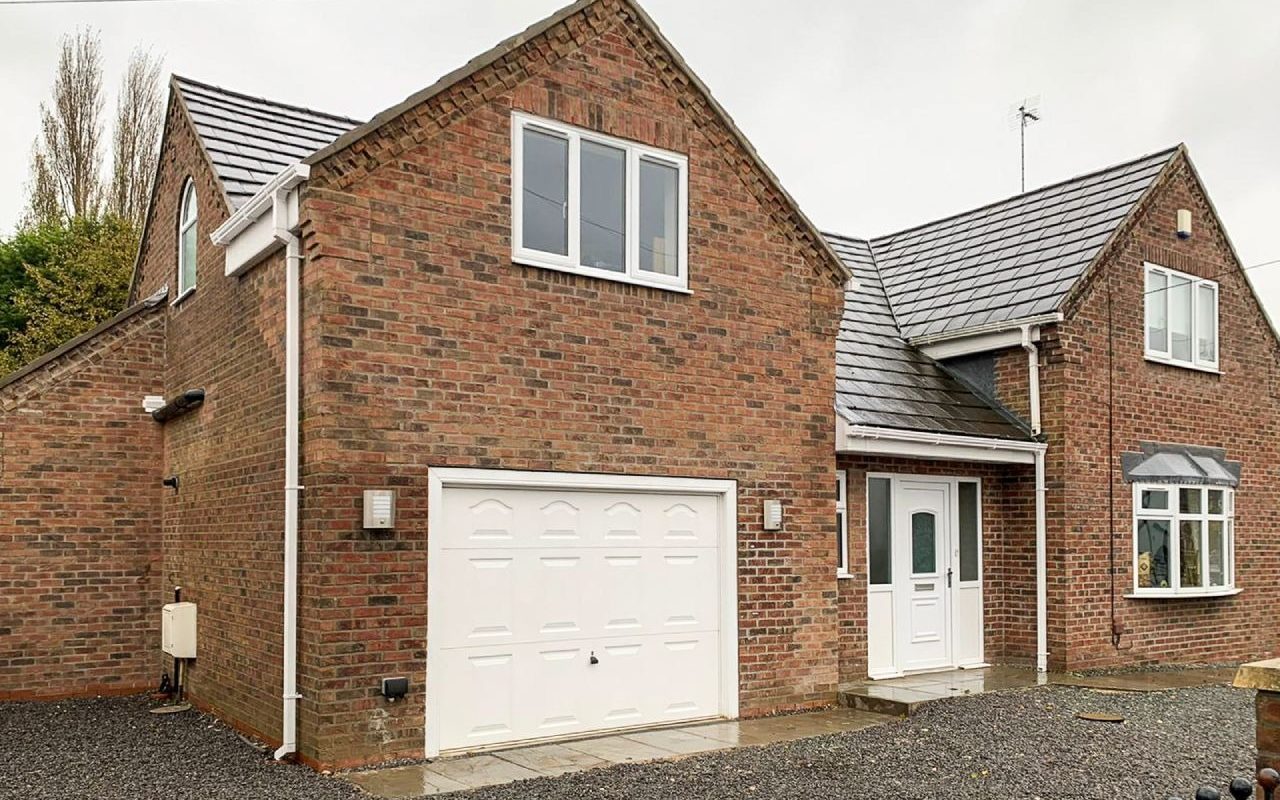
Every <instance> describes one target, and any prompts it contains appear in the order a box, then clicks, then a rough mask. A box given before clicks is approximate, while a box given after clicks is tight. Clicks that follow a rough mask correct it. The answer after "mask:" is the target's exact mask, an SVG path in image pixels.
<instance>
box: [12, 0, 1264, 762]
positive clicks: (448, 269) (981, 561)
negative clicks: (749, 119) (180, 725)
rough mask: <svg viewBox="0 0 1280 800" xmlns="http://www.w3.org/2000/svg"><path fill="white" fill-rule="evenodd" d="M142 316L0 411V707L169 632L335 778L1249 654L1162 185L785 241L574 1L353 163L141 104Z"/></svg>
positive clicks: (141, 651)
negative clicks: (674, 726) (606, 737)
mask: <svg viewBox="0 0 1280 800" xmlns="http://www.w3.org/2000/svg"><path fill="white" fill-rule="evenodd" d="M1184 211H1185V212H1189V219H1187V217H1188V214H1186V213H1183V212H1184ZM1180 230H1181V231H1183V232H1184V233H1188V234H1189V235H1188V236H1186V237H1185V238H1183V237H1181V236H1180V234H1179V231H1180ZM851 276H852V277H853V280H852V281H850V277H851ZM1162 281H1163V283H1161V282H1162ZM1184 295H1185V296H1186V297H1189V298H1191V299H1190V300H1188V301H1187V302H1188V303H1189V305H1187V306H1185V307H1184V306H1183V305H1179V304H1175V302H1174V300H1172V299H1170V298H1176V299H1177V303H1182V300H1183V298H1184ZM132 297H133V299H134V301H135V305H133V306H131V307H130V309H128V310H126V311H125V312H123V313H122V314H121V315H120V316H118V317H117V318H116V319H114V320H112V321H111V322H109V323H107V324H105V325H104V326H101V327H100V328H99V329H98V330H96V331H94V332H91V333H90V334H87V335H86V336H84V337H80V338H79V339H77V340H75V341H73V342H70V343H68V345H66V346H64V347H63V348H60V349H59V350H58V351H55V352H54V353H51V354H49V355H48V356H46V357H44V358H42V359H41V360H40V361H38V362H36V363H34V364H32V365H29V366H28V367H26V368H24V369H23V370H21V371H19V372H18V373H14V374H13V375H11V376H8V377H6V378H4V379H2V380H0V410H2V411H3V416H0V443H2V444H3V448H4V449H3V451H2V452H0V455H2V456H3V461H2V462H0V465H2V466H0V469H3V473H0V476H2V477H3V483H2V484H0V493H2V494H3V496H4V502H5V505H6V508H11V509H14V513H13V514H10V515H6V517H7V519H6V520H0V545H3V549H0V586H5V587H6V588H8V587H11V588H13V589H16V590H17V591H6V592H5V594H4V599H3V600H0V626H2V627H3V628H4V630H5V631H6V634H7V635H6V636H5V638H4V642H3V643H0V681H2V682H0V697H10V698H15V697H43V696H56V695H60V694H78V693H91V692H102V691H119V692H126V691H136V690H138V689H141V688H145V687H148V686H151V685H154V684H155V682H156V681H157V679H158V676H159V673H160V671H161V669H163V668H165V667H166V666H167V665H168V663H169V662H168V660H167V659H163V658H161V656H160V642H159V631H158V627H159V626H158V617H159V606H160V605H161V604H162V603H163V602H165V601H166V600H167V599H168V598H169V596H170V593H171V591H172V589H173V587H174V586H181V587H182V588H183V599H184V600H189V601H191V602H194V603H195V604H196V607H197V608H198V614H199V618H198V619H199V622H198V632H199V642H198V655H197V657H196V658H195V659H194V660H192V661H190V662H189V663H188V664H187V666H186V679H185V684H186V686H187V689H188V692H189V696H190V698H191V699H192V700H193V701H194V702H195V703H197V704H198V705H200V706H201V707H204V708H207V709H210V710H212V711H214V712H215V713H217V714H219V715H220V716H222V717H223V718H225V719H227V720H228V721H230V722H231V723H233V724H235V725H236V726H238V727H239V728H241V729H243V730H246V731H248V732H251V733H254V734H256V735H258V736H260V737H262V738H264V739H266V740H268V741H272V742H273V743H276V744H279V745H280V750H279V751H278V755H280V756H284V755H288V754H291V753H296V754H297V755H298V756H299V757H300V758H302V759H304V760H306V761H307V762H308V763H312V764H315V765H326V766H343V765H355V764H361V763H369V762H374V761H380V760H386V759H390V758H395V757H399V756H422V755H424V754H425V755H436V754H439V753H442V752H443V753H448V752H458V751H463V750H474V749H481V748H487V747H495V746H501V745H504V744H509V743H512V742H516V741H527V740H533V739H543V738H554V737H561V736H571V735H581V734H583V733H586V732H590V731H593V730H602V729H612V728H623V727H632V726H648V725H655V724H662V723H665V722H673V721H683V720H690V719H698V718H705V717H718V716H725V717H736V716H758V715H765V714H771V713H778V712H782V711H787V710H793V709H803V708H813V707H820V706H824V705H829V704H831V703H832V702H833V700H834V698H835V693H836V690H837V687H838V685H839V684H840V682H841V681H847V680H853V679H861V678H865V677H867V676H868V675H870V676H872V677H883V676H888V675H895V674H901V673H903V672H909V671H916V670H925V669H946V668H953V667H957V666H972V665H977V664H983V663H989V662H996V661H1001V662H1011V663H1029V664H1030V663H1037V661H1038V662H1039V664H1040V666H1042V667H1045V666H1051V667H1054V668H1076V667H1084V666H1099V665H1109V664H1126V663H1145V662H1152V661H1160V662H1178V661H1206V660H1223V658H1235V657H1244V656H1247V655H1253V654H1259V655H1260V654H1263V653H1265V652H1269V651H1271V650H1272V649H1273V648H1274V643H1273V642H1271V641H1268V640H1266V639H1264V638H1262V637H1260V636H1259V635H1258V631H1259V630H1260V629H1262V625H1263V623H1264V620H1265V614H1266V613H1267V609H1269V608H1271V607H1274V604H1275V603H1276V601H1277V591H1278V590H1277V585H1278V584H1277V581H1276V577H1277V574H1276V572H1277V570H1276V568H1275V567H1274V566H1271V565H1269V564H1266V563H1262V562H1259V561H1257V560H1256V559H1252V558H1250V554H1251V553H1256V552H1257V550H1258V549H1259V547H1260V544H1261V542H1262V541H1264V540H1265V539H1266V538H1267V537H1269V536H1274V535H1275V533H1276V531H1275V529H1274V527H1273V524H1274V523H1272V522H1271V521H1270V520H1269V519H1268V518H1267V517H1266V515H1265V513H1264V511H1263V510H1264V509H1266V508H1268V507H1269V505H1270V503H1271V502H1273V501H1274V500H1275V499H1276V497H1275V494H1276V490H1277V485H1276V479H1275V478H1274V476H1273V475H1272V474H1271V473H1272V472H1273V471H1274V470H1275V468H1276V457H1275V451H1274V446H1273V445H1272V444H1271V442H1272V441H1274V438H1273V435H1272V434H1273V431H1272V430H1271V429H1272V427H1273V426H1274V424H1275V422H1274V420H1275V414H1274V403H1275V399H1274V398H1275V392H1276V387H1275V383H1274V381H1275V364H1276V358H1275V347H1276V340H1275V337H1274V333H1273V330H1272V328H1271V327H1270V325H1269V322H1268V320H1267V319H1266V317H1265V315H1264V313H1263V311H1262V309H1261V307H1260V306H1259V304H1258V302H1257V299H1256V296H1255V295H1254V293H1253V292H1252V290H1251V287H1250V286H1249V285H1248V281H1247V273H1245V272H1244V271H1242V270H1241V265H1240V263H1239V260H1238V259H1237V258H1236V256H1235V254H1234V252H1233V251H1232V249H1231V247H1230V244H1229V243H1228V241H1227V239H1226V237H1225V234H1224V233H1223V232H1222V230H1221V226H1220V224H1219V222H1218V220H1217V216H1216V214H1215V213H1214V212H1213V209H1212V207H1211V205H1210V204H1209V201H1208V199H1207V196H1206V195H1205V193H1204V190H1203V187H1202V185H1201V184H1200V182H1199V180H1198V178H1197V177H1196V175H1195V172H1194V170H1193V168H1192V166H1191V162H1190V160H1189V159H1188V157H1187V155H1186V153H1185V151H1184V150H1183V149H1181V148H1178V149H1175V150H1170V151H1166V152H1164V153H1160V154H1157V155H1155V156H1149V157H1146V158H1143V159H1139V160H1137V161H1134V162H1131V163H1129V164H1126V165H1121V166H1119V167H1114V168H1111V169H1108V170H1104V171H1101V172H1099V173H1095V174H1093V175H1088V176H1083V177H1081V178H1077V179H1073V180H1072V181H1068V182H1066V183H1063V184H1059V185H1056V186H1051V187H1046V188H1044V189H1040V190H1036V191H1035V192H1031V193H1028V194H1025V195H1021V196H1019V197H1015V198H1012V199H1010V200H1007V201H1004V202H1002V203H997V204H994V205H992V206H988V207H985V208H983V209H979V210H977V211H974V212H971V213H969V214H964V215H959V216H957V217H953V218H949V219H947V220H942V221H940V222H935V223H930V224H929V225H925V226H921V227H920V228H915V229H912V230H910V231H906V232H903V233H899V234H894V235H891V236H887V237H882V238H879V239H874V240H870V241H866V240H859V239H851V238H847V237H843V236H836V235H830V234H827V235H824V234H821V233H819V232H818V231H817V230H816V229H815V228H814V227H813V225H812V224H811V223H810V222H809V221H808V220H807V218H806V217H805V216H804V214H803V213H802V212H801V211H800V209H798V208H797V207H796V205H795V203H794V202H793V201H792V200H791V199H790V197H789V196H788V195H787V194H786V193H785V192H784V191H783V189H782V188H781V187H780V185H779V184H778V182H777V180H776V178H775V177H774V176H773V175H772V174H771V173H770V172H769V171H768V169H767V168H766V167H765V166H764V164H762V163H761V161H760V160H759V158H758V157H757V156H756V154H755V152H754V151H753V150H752V148H751V147H750V145H749V143H748V142H747V141H746V140H745V138H744V137H743V136H742V134H741V133H740V132H739V131H738V130H737V128H736V127H735V126H734V125H733V123H732V121H731V120H730V119H729V117H728V116H727V115H726V114H725V112H724V111H723V110H722V109H721V108H720V107H719V105H718V104H716V102H715V101H714V99H712V98H711V96H710V94H709V93H708V92H707V90H706V88H705V87H704V86H703V85H702V84H701V83H700V82H699V81H698V80H697V78H696V77H695V76H694V75H692V73H691V72H690V71H689V70H688V68H687V67H686V65H685V64H684V62H683V61H682V60H681V59H680V58H679V56H678V55H677V54H676V52H675V51H674V49H673V48H672V47H671V45H670V43H669V42H667V41H666V40H665V39H664V38H663V37H662V35H661V34H660V33H659V31H658V30H657V28H656V27H655V26H654V24H653V23H652V21H651V20H650V19H649V18H648V17H647V16H646V15H645V14H644V12H643V11H642V10H641V9H639V8H638V7H637V6H636V5H635V4H634V3H633V2H631V0H580V2H577V3H575V4H574V5H572V6H569V7H567V8H565V9H564V10H562V11H561V12H559V13H557V14H555V15H554V16H552V17H550V18H548V19H546V20H544V21H542V22H540V23H538V24H537V25H535V26H533V27H532V28H530V29H529V30H527V31H525V32H523V33H521V34H519V35H517V36H515V37H513V38H511V39H509V40H506V41H504V42H502V43H500V44H499V45H497V46H496V47H495V48H494V49H492V50H490V51H489V52H487V53H485V54H483V55H481V56H479V57H477V58H476V59H473V60H472V61H471V62H469V63H468V64H467V65H466V66H465V67H463V68H462V69H460V70H458V71H457V72H454V73H451V74H450V75H447V76H445V77H444V78H442V79H441V80H440V81H439V82H437V83H436V84H434V85H432V86H431V87H428V88H427V89H425V90H423V91H422V92H419V93H417V94H415V95H413V96H411V97H410V98H408V99H406V100H405V101H404V102H403V103H401V104H399V105H397V106H394V107H392V108H390V109H388V110H386V111H384V112H383V113H381V114H379V115H378V116H376V117H375V118H374V119H373V120H371V121H369V122H366V123H361V122H359V121H357V120H353V119H349V118H345V117H340V116H335V115H331V114H325V113H321V112H317V111H312V110H309V109H303V108H298V107H294V106H288V105H284V104H281V103H276V102H272V101H268V100H263V99H258V98H253V97H250V96H246V95H243V94H239V93H236V92H231V91H227V90H224V89H219V88H216V87H212V86H208V85H206V84H202V83H198V82H195V81H191V80H187V79H183V78H175V79H174V80H173V82H172V84H171V93H170V99H169V106H168V110H167V118H166V125H165V133H164V141H163V143H162V147H161V159H160V165H159V172H158V175H157V179H156V182H155V188H154V192H153V197H152V203H151V209H150V213H149V216H148V222H147V225H146V229H145V232H144V237H143V242H142V246H141V248H140V252H139V256H138V262H137V268H136V272H135V277H134V285H133V288H132ZM144 298H145V299H144ZM1157 298H1158V299H1157ZM1161 300H1163V301H1164V302H1163V305H1162V304H1161ZM1202 305H1203V308H1202ZM1184 311H1188V313H1189V316H1188V314H1187V313H1183V312H1184ZM1263 376H1265V383H1266V386H1265V387H1261V386H1260V381H1262V380H1264V377H1263ZM833 387H835V393H834V396H833V392H832V389H833ZM144 397H150V398H151V401H150V405H149V406H148V408H150V409H151V410H152V411H153V412H154V413H153V414H148V413H146V411H144ZM1153 400H1154V401H1155V402H1152V401H1153ZM833 408H834V413H833ZM162 480H165V481H167V484H162ZM1135 498H1136V499H1137V502H1138V503H1139V505H1140V506H1142V507H1141V508H1139V509H1138V511H1137V512H1136V513H1135V512H1134V511H1133V508H1132V507H1133V503H1134V501H1135ZM1237 523H1238V527H1237ZM863 531H866V534H865V535H864V534H863V533H862V532H863ZM833 532H834V533H835V536H834V544H835V546H834V547H833V535H832V534H833ZM1237 551H1238V552H1239V554H1240V555H1239V556H1237V555H1236V553H1237ZM1189 554H1194V555H1189ZM1193 562H1194V565H1193ZM1110 564H1114V566H1115V569H1114V570H1113V571H1109V570H1108V565H1110ZM69 587H75V590H74V591H71V592H68V591H67V589H68V588H69ZM104 653H106V654H107V657H106V658H105V659H104V658H103V654H104ZM387 678H405V679H407V693H406V694H405V695H404V696H403V697H402V698H396V699H392V698H389V697H387V696H384V691H386V690H387V687H384V683H383V681H384V679H387ZM390 688H394V686H392V687H390ZM390 694H393V695H394V694H395V692H394V691H390ZM282 695H283V698H282Z"/></svg>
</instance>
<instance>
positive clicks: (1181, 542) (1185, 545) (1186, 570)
mask: <svg viewBox="0 0 1280 800" xmlns="http://www.w3.org/2000/svg"><path fill="white" fill-rule="evenodd" d="M1200 535H1201V530H1200V520H1198V519H1194V520H1188V519H1184V520H1182V522H1181V523H1180V524H1179V525H1178V547H1179V553H1178V557H1179V560H1180V561H1181V562H1182V563H1181V569H1180V570H1179V571H1178V572H1179V576H1180V577H1181V579H1182V587H1183V588H1184V589H1185V588H1188V587H1192V588H1194V587H1197V586H1204V576H1203V575H1202V574H1201V572H1200Z"/></svg>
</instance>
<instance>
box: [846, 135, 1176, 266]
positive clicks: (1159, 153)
mask: <svg viewBox="0 0 1280 800" xmlns="http://www.w3.org/2000/svg"><path fill="white" fill-rule="evenodd" d="M1182 147H1183V145H1182V144H1181V143H1179V144H1176V145H1173V146H1172V147H1166V148H1165V149H1163V150H1156V151H1155V152H1152V153H1145V154H1143V155H1140V156H1138V157H1136V158H1131V159H1129V160H1127V161H1121V162H1119V163H1116V164H1111V165H1110V166H1106V167H1101V168H1099V169H1095V170H1090V171H1089V172H1082V173H1080V174H1079V175H1073V176H1071V177H1070V178H1064V179H1062V180H1060V181H1055V182H1053V183H1048V184H1045V185H1044V186H1040V187H1037V188H1035V189H1032V190H1031V191H1027V192H1018V193H1017V194H1012V195H1009V196H1007V197H1003V198H1001V199H999V200H993V201H991V202H989V203H984V204H982V205H980V206H974V207H973V208H967V209H965V210H963V211H957V212H955V213H953V214H948V215H946V216H944V217H938V218H937V219H932V220H928V221H926V222H921V223H919V224H916V225H911V226H909V227H906V228H902V229H900V230H896V231H891V232H890V233H885V234H881V235H880V236H873V237H871V238H869V239H867V240H866V241H867V242H868V243H869V244H874V243H875V242H876V241H878V240H881V239H889V238H893V237H896V236H901V235H902V234H904V233H911V232H913V231H918V230H920V229H922V228H927V227H929V226H930V225H937V224H939V223H942V222H950V221H951V220H954V219H959V218H960V217H967V216H969V215H971V214H975V213H977V212H979V211H985V210H987V209H990V208H995V207H996V206H1000V205H1004V204H1005V203H1008V202H1010V201H1011V200H1017V199H1019V198H1023V197H1031V196H1033V195H1036V194H1040V193H1042V192H1047V191H1049V190H1051V189H1057V188H1060V187H1062V186H1066V185H1067V184H1071V183H1076V182H1078V181H1082V180H1085V179H1086V178H1092V177H1094V176H1096V175H1102V174H1103V173H1106V172H1112V171H1115V170H1118V169H1122V168H1124V167H1129V166H1132V165H1134V164H1137V163H1138V162H1140V161H1147V160H1150V159H1154V158H1156V157H1157V156H1169V157H1171V156H1173V155H1174V154H1175V153H1177V152H1178V151H1179V150H1181V149H1182Z"/></svg>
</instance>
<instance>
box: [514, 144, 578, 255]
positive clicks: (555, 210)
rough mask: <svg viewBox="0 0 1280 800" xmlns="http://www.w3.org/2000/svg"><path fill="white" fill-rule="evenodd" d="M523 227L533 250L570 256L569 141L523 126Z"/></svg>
mask: <svg viewBox="0 0 1280 800" xmlns="http://www.w3.org/2000/svg"><path fill="white" fill-rule="evenodd" d="M523 149H524V155H523V158H524V170H523V172H524V174H523V175H522V176H521V181H522V185H521V194H520V203H521V207H522V209H523V210H522V213H521V227H522V234H523V238H524V242H522V244H523V245H524V246H525V247H527V248H529V249H530V250H540V251H542V252H544V253H557V254H559V255H562V256H567V255H569V140H568V139H564V138H562V137H559V136H553V135H552V134H549V133H543V132H542V131H538V130H534V129H533V128H525V129H524V140H523Z"/></svg>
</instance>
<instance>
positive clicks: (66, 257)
mask: <svg viewBox="0 0 1280 800" xmlns="http://www.w3.org/2000/svg"><path fill="white" fill-rule="evenodd" d="M137 246H138V229H137V227H136V226H135V225H133V224H132V223H131V222H130V221H129V220H126V219H123V218H121V217H117V216H114V215H104V216H102V217H99V218H96V219H95V218H85V217H77V218H74V219H72V220H70V221H69V222H65V223H63V222H57V221H55V222H47V223H45V224H43V225H39V226H36V227H33V228H28V229H26V230H24V231H21V232H19V233H17V234H15V235H14V236H13V237H12V238H11V239H9V240H8V241H6V242H3V243H0V281H3V280H5V278H6V277H10V278H11V279H12V276H13V269H12V265H13V264H21V265H22V271H23V274H22V277H21V278H17V279H13V280H14V282H15V283H16V286H15V288H14V289H13V290H12V293H11V294H10V295H9V302H8V303H7V304H5V303H0V314H4V315H6V318H7V319H8V320H10V321H12V322H14V323H15V324H16V327H14V328H11V329H9V330H8V331H7V332H6V335H5V340H4V347H3V350H0V374H4V373H7V372H10V371H12V370H14V369H17V368H19V367H21V366H22V365H23V364H25V363H27V362H29V361H31V360H33V359H35V358H38V357H39V356H40V355H42V354H44V353H45V352H48V351H49V350H52V349H54V348H56V347H58V346H59V345H60V344H62V343H63V342H65V341H67V340H68V339H72V338H74V337H76V336H79V335H80V334H82V333H84V332H85V331H87V330H89V329H91V328H93V327H94V326H96V325H98V324H99V323H101V322H103V321H105V320H107V319H110V318H111V317H112V316H114V315H115V314H116V313H118V312H119V311H120V310H121V309H122V308H124V304H125V301H126V299H127V297H128V293H129V279H130V276H131V272H132V268H133V258H134V253H135V252H136V250H137ZM0 291H2V289H0ZM0 299H3V296H0Z"/></svg>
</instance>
